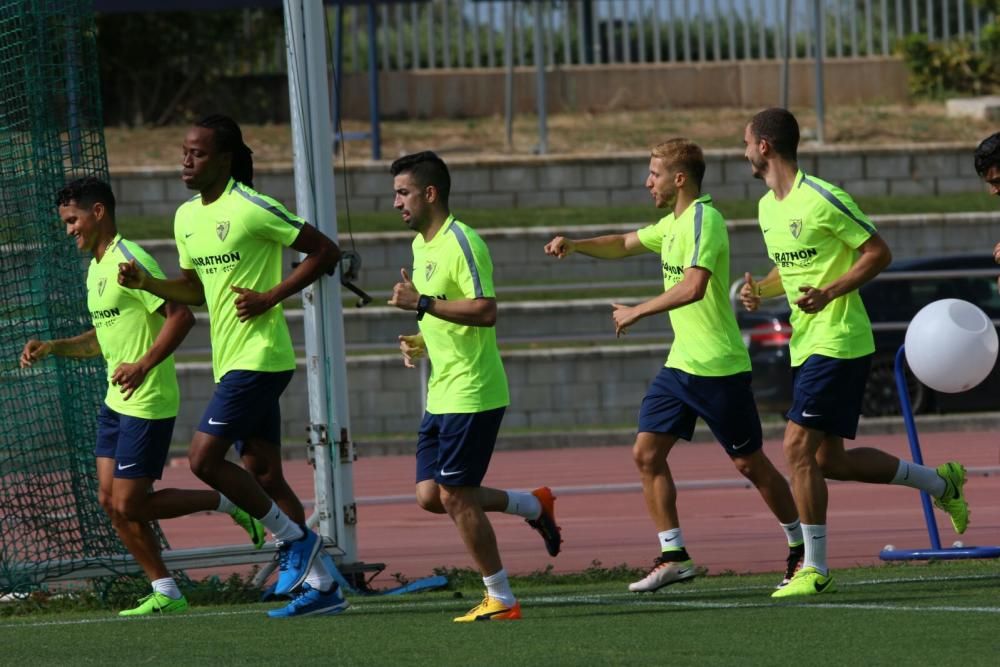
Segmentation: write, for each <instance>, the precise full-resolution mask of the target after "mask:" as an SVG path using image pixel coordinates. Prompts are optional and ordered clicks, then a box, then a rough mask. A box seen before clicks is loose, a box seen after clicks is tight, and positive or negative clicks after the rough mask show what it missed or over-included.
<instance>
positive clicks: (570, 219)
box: [119, 193, 997, 240]
mask: <svg viewBox="0 0 1000 667" xmlns="http://www.w3.org/2000/svg"><path fill="white" fill-rule="evenodd" d="M857 202H858V205H859V206H860V207H861V210H863V211H864V212H865V213H867V214H869V215H879V214H884V213H954V212H957V211H996V209H997V200H996V197H991V196H989V195H987V194H986V193H975V194H948V195H926V196H907V197H858V198H857ZM716 205H717V206H718V207H719V210H720V211H721V212H722V214H723V215H724V216H725V217H726V218H727V219H729V220H739V219H748V218H754V217H756V215H757V201H756V200H727V201H718V202H716ZM455 213H456V214H457V215H459V216H460V217H461V218H462V219H463V220H465V221H466V222H468V223H469V224H471V225H472V226H473V227H476V228H477V229H491V228H501V227H566V226H568V225H602V224H609V223H620V222H632V223H635V222H644V221H650V220H653V219H654V218H656V217H657V212H656V210H655V209H653V208H652V207H651V206H648V205H646V206H643V205H635V206H615V207H595V208H582V207H560V208H518V209H507V208H478V209H462V210H456V211H455ZM338 223H339V226H340V230H339V232H340V234H346V233H347V220H346V218H345V216H343V215H340V216H338ZM119 224H120V227H121V228H122V230H124V232H125V234H126V235H127V236H129V238H133V239H136V240H140V239H157V238H172V237H173V218H172V217H170V216H162V217H157V216H124V215H123V216H121V218H120V220H119ZM351 228H352V229H353V230H354V231H355V232H400V231H405V230H406V228H405V227H404V226H403V224H402V223H401V222H400V220H399V215H398V214H397V213H395V212H394V211H383V212H376V213H359V212H355V213H352V214H351Z"/></svg>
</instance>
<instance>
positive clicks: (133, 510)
mask: <svg viewBox="0 0 1000 667" xmlns="http://www.w3.org/2000/svg"><path fill="white" fill-rule="evenodd" d="M112 504H113V505H114V512H115V514H116V515H118V518H119V519H120V520H122V521H148V520H149V519H148V517H147V516H146V512H145V509H146V508H145V503H144V502H142V501H141V500H138V499H136V498H115V499H114V502H113V503H112Z"/></svg>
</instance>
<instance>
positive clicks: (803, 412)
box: [802, 410, 823, 417]
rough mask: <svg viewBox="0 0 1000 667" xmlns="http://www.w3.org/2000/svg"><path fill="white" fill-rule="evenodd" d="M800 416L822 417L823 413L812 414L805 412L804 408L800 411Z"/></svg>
mask: <svg viewBox="0 0 1000 667" xmlns="http://www.w3.org/2000/svg"><path fill="white" fill-rule="evenodd" d="M802 416H803V417H822V416H823V415H822V414H813V413H811V412H806V411H805V410H803V411H802Z"/></svg>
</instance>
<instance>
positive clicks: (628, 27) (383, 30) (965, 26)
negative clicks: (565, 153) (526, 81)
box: [329, 0, 994, 71]
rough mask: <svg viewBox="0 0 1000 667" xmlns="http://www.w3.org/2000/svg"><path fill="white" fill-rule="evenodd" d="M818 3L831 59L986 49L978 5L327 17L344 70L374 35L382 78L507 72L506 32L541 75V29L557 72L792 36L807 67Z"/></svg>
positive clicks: (758, 46)
mask: <svg viewBox="0 0 1000 667" xmlns="http://www.w3.org/2000/svg"><path fill="white" fill-rule="evenodd" d="M817 5H821V6H822V7H823V12H824V14H825V16H824V22H825V30H824V35H825V42H826V44H825V50H824V53H825V55H826V56H827V57H837V58H854V57H865V56H884V55H890V54H891V53H892V52H893V49H894V47H895V44H896V43H897V41H898V40H899V39H901V38H905V37H906V36H908V35H911V34H926V35H928V36H929V37H930V39H931V40H932V41H935V40H941V41H949V40H954V39H962V40H969V42H970V43H971V44H972V45H973V47H974V48H977V49H978V48H979V45H980V41H981V37H982V30H983V27H984V26H985V25H987V24H988V23H990V22H992V21H993V20H994V16H993V15H992V14H988V13H986V12H985V11H984V10H983V9H982V8H981V7H978V6H977V5H976V4H975V3H974V2H971V1H970V0H826V1H824V2H815V1H814V0H549V1H544V0H541V1H539V2H532V1H530V0H528V1H520V2H518V1H506V0H503V1H484V0H429V1H428V2H423V3H421V2H391V0H390V1H388V2H383V3H379V4H378V5H377V8H376V11H375V12H374V15H375V25H374V26H369V24H368V10H367V8H366V7H364V6H351V7H343V8H341V9H340V10H338V9H334V8H331V9H330V10H329V16H330V19H331V23H333V21H335V20H336V19H335V17H336V16H337V12H338V11H341V12H343V14H342V16H343V19H342V20H343V22H344V30H343V44H342V45H341V46H342V49H343V51H342V52H343V59H344V69H345V71H359V70H364V69H366V68H367V66H368V53H369V52H368V39H369V35H372V34H374V36H375V42H376V48H375V50H374V52H375V54H376V56H375V57H376V59H377V60H378V66H379V68H380V69H383V70H386V69H389V70H408V69H437V68H460V69H461V68H476V67H489V68H492V67H502V66H503V64H504V62H505V60H504V55H505V54H504V47H505V38H506V37H507V36H508V35H511V36H512V38H513V39H511V40H510V42H511V44H510V48H511V50H512V54H511V56H512V59H513V63H514V65H515V66H527V67H533V66H535V65H536V63H537V61H536V53H535V52H536V48H535V44H536V42H535V39H534V35H535V30H537V29H540V30H541V33H542V37H543V39H542V40H541V45H542V46H541V49H540V51H541V53H542V56H543V57H544V58H545V63H547V64H548V65H549V66H573V65H590V64H615V63H623V64H630V63H665V62H690V61H697V62H705V61H709V62H711V61H723V60H749V59H776V58H781V57H782V56H783V55H784V48H785V47H784V40H786V39H787V40H788V41H789V43H790V44H791V46H792V48H791V53H790V56H791V57H792V58H807V57H811V55H812V54H813V53H815V48H816V44H815V32H814V30H813V25H814V14H813V12H814V11H815V7H816V6H817ZM786 16H787V17H789V20H788V21H787V22H786V21H785V17H786ZM372 27H374V30H371V28H372ZM331 34H333V30H332V29H331Z"/></svg>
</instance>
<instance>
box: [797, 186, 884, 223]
mask: <svg viewBox="0 0 1000 667" xmlns="http://www.w3.org/2000/svg"><path fill="white" fill-rule="evenodd" d="M802 183H805V184H807V185H808V186H809V187H811V188H812V189H813V190H815V191H816V192H818V193H820V194H821V195H822V196H823V198H824V199H826V200H827V201H828V202H830V203H831V204H833V206H834V208H836V209H837V210H838V211H840V212H841V213H843V214H844V215H846V216H847V217H848V218H850V219H851V220H853V221H854V222H856V223H858V225H860V226H861V228H862V229H864V230H865V231H866V232H868V233H869V234H871V235H872V236H874V235H875V228H874V227H872V226H871V225H870V224H868V223H867V222H865V221H864V220H862V219H861V218H859V217H858V216H856V215H854V213H852V212H851V209H849V208H847V206H846V205H845V204H844V202H842V201H840V200H839V199H837V196H836V195H835V194H833V193H832V192H830V191H829V190H827V189H826V188H824V187H823V186H822V185H820V184H819V183H817V182H816V181H814V180H812V179H810V178H809V177H808V176H806V175H804V174H803V176H802ZM800 186H801V183H800Z"/></svg>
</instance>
